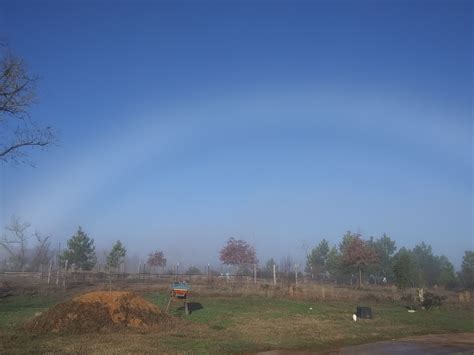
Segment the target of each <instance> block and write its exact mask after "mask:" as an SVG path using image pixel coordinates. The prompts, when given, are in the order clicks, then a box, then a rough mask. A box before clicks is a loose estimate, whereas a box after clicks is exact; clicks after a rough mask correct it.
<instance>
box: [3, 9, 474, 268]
mask: <svg viewBox="0 0 474 355" xmlns="http://www.w3.org/2000/svg"><path fill="white" fill-rule="evenodd" d="M472 23H473V5H472V2H470V1H433V2H430V6H426V3H424V2H422V1H419V2H415V1H410V2H408V1H406V2H397V3H395V2H376V1H359V2H355V1H354V2H353V1H350V2H343V1H340V2H334V3H330V2H322V1H321V2H305V1H298V2H289V1H279V2H267V1H259V2H250V1H248V2H245V1H240V2H231V1H226V2H217V1H216V2H197V1H196V2H194V1H182V2H173V1H161V2H153V3H152V2H146V1H139V2H132V1H114V2H112V1H109V2H105V1H97V2H79V1H77V2H74V1H69V2H59V1H57V2H55V1H51V2H47V3H41V4H39V3H38V2H35V1H31V2H28V1H17V2H7V1H0V34H1V36H3V38H0V40H5V41H7V42H8V44H9V45H10V46H11V47H12V48H13V49H14V51H15V52H16V53H17V54H18V55H19V56H20V57H22V58H24V59H25V61H26V62H27V63H28V67H29V69H30V70H31V72H33V73H36V74H38V76H39V78H40V80H39V82H38V92H39V96H40V101H39V104H38V105H36V106H34V107H33V108H32V110H31V116H32V117H33V118H35V119H36V120H41V122H43V123H46V124H48V125H51V126H52V127H54V128H55V129H56V130H57V131H58V136H59V138H60V142H59V144H58V147H53V148H51V149H50V150H49V151H48V152H46V153H42V152H34V153H33V154H32V157H33V159H34V161H35V163H36V168H30V167H27V166H20V167H18V166H12V165H7V164H3V165H1V167H0V178H1V183H0V193H1V196H0V225H1V226H5V225H6V224H7V223H8V222H9V220H10V217H11V216H12V215H16V216H19V217H21V218H22V219H24V220H27V221H30V222H31V223H32V225H33V227H34V228H35V229H38V230H39V231H41V232H42V233H45V234H50V235H51V236H52V238H53V240H54V241H61V242H62V243H63V244H64V242H65V241H66V240H67V239H68V238H69V237H71V236H72V235H73V234H74V232H75V231H76V230H77V227H78V226H79V225H81V226H82V227H83V228H84V229H85V231H86V232H87V233H88V234H89V236H90V237H92V238H94V239H95V242H96V245H97V249H104V248H110V246H111V245H112V243H113V242H114V241H116V240H117V239H120V240H122V241H123V242H124V244H125V245H126V246H127V249H128V250H129V253H130V254H134V253H135V254H138V255H142V256H144V255H146V254H147V253H149V252H150V251H152V250H155V249H162V250H164V251H165V253H166V255H167V257H168V258H169V260H170V261H180V262H183V263H186V264H193V263H207V262H211V263H217V260H218V252H219V249H220V248H221V247H222V246H223V245H224V243H225V241H226V240H227V239H228V238H229V237H231V236H234V237H237V238H242V239H246V240H247V241H249V242H250V243H251V244H253V245H254V246H255V248H256V250H257V256H258V258H259V260H260V261H262V262H263V261H266V260H267V259H269V258H270V257H274V258H276V259H278V258H280V257H282V256H285V255H288V254H291V255H292V256H293V257H294V258H300V259H302V256H303V254H304V250H303V249H302V245H303V243H306V244H308V245H310V246H314V245H316V244H317V243H318V242H319V241H320V240H321V239H322V238H326V239H328V240H329V241H330V242H331V243H338V242H339V241H340V239H341V236H342V235H343V234H344V232H345V231H346V230H352V231H360V232H361V233H362V234H363V236H364V237H366V238H367V237H370V236H375V237H378V236H380V235H382V233H384V232H385V233H387V234H388V235H389V236H390V237H391V238H393V239H395V240H396V241H397V246H398V247H401V246H407V247H413V246H414V245H415V244H418V243H420V242H421V241H425V242H426V243H429V244H431V245H432V246H433V251H434V252H435V253H436V254H445V255H446V256H448V257H449V258H450V259H451V261H453V263H454V264H455V266H456V267H458V266H459V264H460V261H461V258H462V255H463V251H464V250H467V249H473V247H474V234H473V229H474V227H473V219H474V218H473V217H474V216H473V206H472V204H473V198H474V195H473V187H472V184H473V175H472V164H473V144H472V136H473V125H472V97H473V87H472V60H473V58H472V51H473V44H472V43H473V41H472V40H473V38H472V30H473V28H472Z"/></svg>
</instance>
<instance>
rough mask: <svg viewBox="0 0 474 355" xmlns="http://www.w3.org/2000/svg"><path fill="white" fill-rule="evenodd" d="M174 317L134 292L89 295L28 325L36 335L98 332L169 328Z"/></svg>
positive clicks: (26, 325)
mask: <svg viewBox="0 0 474 355" xmlns="http://www.w3.org/2000/svg"><path fill="white" fill-rule="evenodd" d="M170 323H171V317H170V316H168V315H166V314H164V313H163V312H162V311H161V310H160V309H159V308H158V307H156V306H155V305H153V304H151V303H150V302H148V301H146V300H145V299H143V298H142V297H140V296H137V295H136V294H134V293H133V292H118V291H113V292H107V291H106V292H103V291H96V292H90V293H86V294H84V295H82V296H79V297H76V298H73V299H72V300H70V301H67V302H64V303H60V304H58V305H56V306H54V307H52V308H50V309H49V310H47V311H46V312H44V313H42V314H39V315H37V316H35V317H34V318H33V319H31V320H29V321H28V322H27V323H26V324H25V325H24V327H25V329H26V330H28V331H30V332H34V333H45V332H72V333H84V332H95V331H98V330H101V329H109V328H116V327H133V328H148V327H151V326H162V327H163V328H164V327H166V326H167V325H169V324H170Z"/></svg>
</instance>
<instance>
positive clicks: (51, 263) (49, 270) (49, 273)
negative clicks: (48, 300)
mask: <svg viewBox="0 0 474 355" xmlns="http://www.w3.org/2000/svg"><path fill="white" fill-rule="evenodd" d="M52 267H53V260H50V261H49V269H48V285H49V283H50V281H51V268H52Z"/></svg>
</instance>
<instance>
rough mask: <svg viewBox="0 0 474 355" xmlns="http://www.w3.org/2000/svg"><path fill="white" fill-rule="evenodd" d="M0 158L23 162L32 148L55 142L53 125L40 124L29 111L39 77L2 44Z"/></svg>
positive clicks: (6, 160) (0, 63)
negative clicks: (34, 120)
mask: <svg viewBox="0 0 474 355" xmlns="http://www.w3.org/2000/svg"><path fill="white" fill-rule="evenodd" d="M0 47H1V48H0V50H1V54H0V55H1V57H0V160H2V161H4V162H12V163H24V162H25V161H26V160H25V159H26V157H27V150H28V149H29V148H35V147H36V148H38V147H39V148H45V147H47V146H49V145H51V144H53V143H54V141H55V135H54V133H53V131H52V129H51V127H44V128H42V127H39V126H37V125H36V124H35V123H34V122H33V121H32V120H31V119H30V115H29V113H28V109H29V108H30V106H31V105H32V104H33V103H35V101H36V80H37V79H36V78H35V77H33V76H31V75H30V74H29V73H28V71H27V69H26V65H25V63H24V62H23V60H22V59H20V58H18V57H16V56H14V55H13V54H12V53H11V52H10V51H9V50H8V48H6V47H5V46H4V45H3V46H2V45H1V44H0Z"/></svg>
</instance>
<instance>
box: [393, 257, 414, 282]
mask: <svg viewBox="0 0 474 355" xmlns="http://www.w3.org/2000/svg"><path fill="white" fill-rule="evenodd" d="M414 266H415V265H414V264H413V259H412V257H411V255H410V252H409V251H408V250H406V249H405V248H402V249H400V251H399V252H398V254H397V255H396V257H395V262H394V264H393V274H394V277H395V284H396V285H397V287H398V289H400V290H404V289H406V288H408V287H410V286H413V279H412V278H413V277H412V276H413V268H414Z"/></svg>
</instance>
